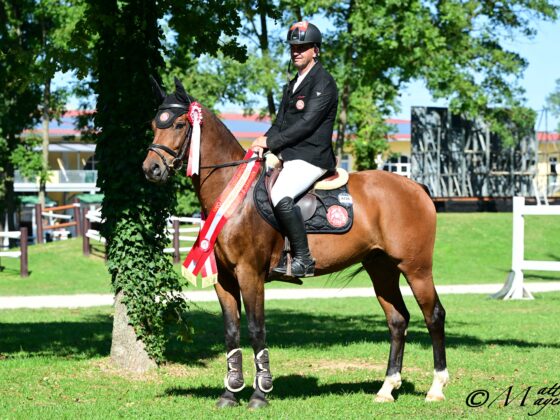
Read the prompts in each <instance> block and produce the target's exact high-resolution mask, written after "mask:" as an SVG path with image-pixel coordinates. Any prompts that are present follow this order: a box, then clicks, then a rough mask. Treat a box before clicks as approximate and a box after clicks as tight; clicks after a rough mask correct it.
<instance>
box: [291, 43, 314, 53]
mask: <svg viewBox="0 0 560 420" xmlns="http://www.w3.org/2000/svg"><path fill="white" fill-rule="evenodd" d="M310 48H313V44H295V45H290V50H291V51H292V52H297V53H302V52H305V51H307V50H308V49H310Z"/></svg>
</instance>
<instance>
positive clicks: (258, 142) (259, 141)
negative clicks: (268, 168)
mask: <svg viewBox="0 0 560 420" xmlns="http://www.w3.org/2000/svg"><path fill="white" fill-rule="evenodd" d="M266 148H267V147H266V136H259V137H257V138H256V139H255V140H254V141H253V144H251V150H252V151H253V152H255V153H257V154H258V155H259V158H262V157H263V153H264V149H266Z"/></svg>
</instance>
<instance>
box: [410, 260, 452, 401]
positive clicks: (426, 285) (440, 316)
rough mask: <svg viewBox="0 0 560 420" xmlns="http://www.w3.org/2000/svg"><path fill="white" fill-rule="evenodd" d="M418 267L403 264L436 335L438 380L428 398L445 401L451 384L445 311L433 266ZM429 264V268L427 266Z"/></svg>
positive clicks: (413, 291)
mask: <svg viewBox="0 0 560 420" xmlns="http://www.w3.org/2000/svg"><path fill="white" fill-rule="evenodd" d="M415 265H416V266H415V267H410V266H406V265H405V264H403V267H401V269H402V270H403V273H404V275H405V277H406V279H407V281H408V284H409V285H410V288H411V289H412V293H413V294H414V297H415V298H416V301H417V302H418V305H419V306H420V309H421V310H422V314H423V315H424V320H425V321H426V326H427V327H428V331H429V333H430V336H431V338H432V347H433V351H434V380H433V382H432V386H431V387H430V390H429V391H428V394H427V395H426V401H443V400H445V396H444V395H443V387H444V386H445V385H447V384H448V383H449V373H448V371H447V361H446V358H445V310H444V309H443V305H442V304H441V302H440V300H439V297H438V294H437V292H436V289H435V286H434V281H433V276H432V267H431V264H430V265H426V266H425V267H421V266H420V267H419V266H418V265H417V262H416V264H415ZM426 267H427V268H426Z"/></svg>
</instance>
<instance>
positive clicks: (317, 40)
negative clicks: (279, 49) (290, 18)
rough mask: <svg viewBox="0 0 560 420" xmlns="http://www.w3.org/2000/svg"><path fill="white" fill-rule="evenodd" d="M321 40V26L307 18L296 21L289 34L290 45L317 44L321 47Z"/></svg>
mask: <svg viewBox="0 0 560 420" xmlns="http://www.w3.org/2000/svg"><path fill="white" fill-rule="evenodd" d="M321 40H322V36H321V31H320V30H319V28H317V27H316V26H315V25H313V24H312V23H309V22H308V21H306V20H304V21H301V22H296V23H294V24H293V25H292V26H291V27H290V30H289V31H288V36H287V41H288V44H290V45H299V44H315V45H317V46H318V47H320V46H321Z"/></svg>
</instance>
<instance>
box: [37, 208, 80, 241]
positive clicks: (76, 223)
mask: <svg viewBox="0 0 560 420" xmlns="http://www.w3.org/2000/svg"><path fill="white" fill-rule="evenodd" d="M66 210H73V214H65V213H55V212H65V211H66ZM35 217H36V225H37V243H39V244H42V243H43V234H44V232H45V231H47V230H58V229H65V228H68V227H75V228H76V236H82V230H83V229H82V218H81V212H80V204H79V203H73V204H67V205H64V206H57V207H45V208H44V209H43V208H41V205H40V204H36V205H35ZM44 218H48V223H47V224H45V220H44ZM54 219H60V220H68V221H67V222H63V223H54V222H53V220H54Z"/></svg>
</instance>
